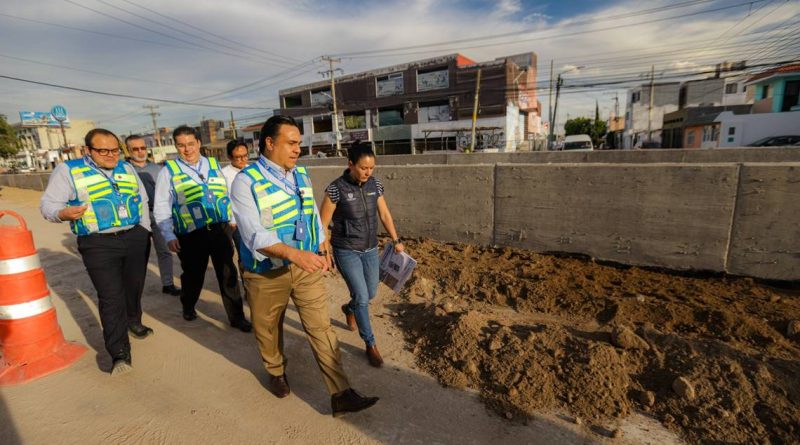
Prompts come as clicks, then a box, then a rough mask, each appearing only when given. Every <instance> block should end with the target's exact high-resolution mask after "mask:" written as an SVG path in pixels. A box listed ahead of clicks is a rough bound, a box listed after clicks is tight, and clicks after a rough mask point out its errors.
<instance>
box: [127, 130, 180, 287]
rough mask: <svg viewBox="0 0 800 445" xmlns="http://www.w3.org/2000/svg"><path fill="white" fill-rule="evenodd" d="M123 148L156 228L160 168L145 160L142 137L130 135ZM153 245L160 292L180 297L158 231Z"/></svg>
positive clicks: (165, 248) (148, 254) (148, 255)
mask: <svg viewBox="0 0 800 445" xmlns="http://www.w3.org/2000/svg"><path fill="white" fill-rule="evenodd" d="M125 146H126V147H128V153H129V154H130V156H131V159H130V163H131V165H133V169H134V170H136V173H137V174H138V175H139V179H140V180H141V181H142V184H144V188H145V190H146V191H147V199H148V203H149V204H150V209H149V210H150V227H153V228H155V227H156V221H155V218H154V217H153V203H154V202H155V197H154V196H153V195H154V194H155V190H156V178H157V177H158V173H159V172H160V171H161V166H160V165H158V164H156V163H154V162H150V161H149V160H148V159H147V145H146V144H145V142H144V138H143V137H142V136H139V135H136V134H132V135H130V136H128V137H126V138H125ZM152 237H153V245H155V247H156V256H157V257H158V272H159V274H160V275H161V292H162V293H165V294H169V295H173V296H175V297H180V295H181V289H180V288H179V287H175V283H174V281H173V279H172V252H170V251H169V248H168V247H167V241H166V240H165V239H164V236H162V235H161V231H160V230H153V231H152ZM147 257H148V258H150V243H148V244H147Z"/></svg>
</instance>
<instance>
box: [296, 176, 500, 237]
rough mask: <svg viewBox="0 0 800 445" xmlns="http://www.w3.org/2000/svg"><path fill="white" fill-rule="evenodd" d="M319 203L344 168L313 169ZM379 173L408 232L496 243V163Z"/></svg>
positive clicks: (396, 218) (396, 219) (397, 222)
mask: <svg viewBox="0 0 800 445" xmlns="http://www.w3.org/2000/svg"><path fill="white" fill-rule="evenodd" d="M309 171H310V174H311V181H312V182H313V183H314V187H315V189H316V190H315V191H314V197H315V198H316V199H317V202H318V203H321V202H322V201H321V200H322V198H323V190H324V188H325V187H326V186H327V185H328V184H329V183H330V182H331V181H332V180H333V179H336V177H338V176H339V175H341V174H342V171H343V169H342V168H340V167H314V168H311V169H309ZM378 177H379V178H380V180H381V182H382V183H383V185H384V187H385V189H386V195H385V196H386V203H387V204H388V206H389V209H390V210H391V212H392V217H393V219H394V222H395V225H396V226H397V227H398V231H399V233H400V234H401V235H402V236H410V237H427V238H433V239H437V240H441V241H451V242H452V241H455V242H464V243H472V244H492V243H493V240H492V238H493V230H494V226H493V224H494V211H493V209H494V166H492V165H465V166H389V167H381V169H380V171H379V172H378Z"/></svg>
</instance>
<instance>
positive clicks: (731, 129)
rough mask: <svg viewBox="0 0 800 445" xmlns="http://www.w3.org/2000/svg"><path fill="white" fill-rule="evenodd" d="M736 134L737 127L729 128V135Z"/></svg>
mask: <svg viewBox="0 0 800 445" xmlns="http://www.w3.org/2000/svg"><path fill="white" fill-rule="evenodd" d="M735 134H736V127H730V128H728V136H733V135H735Z"/></svg>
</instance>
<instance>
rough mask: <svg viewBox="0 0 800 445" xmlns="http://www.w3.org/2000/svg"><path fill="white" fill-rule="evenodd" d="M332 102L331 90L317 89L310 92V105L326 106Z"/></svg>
mask: <svg viewBox="0 0 800 445" xmlns="http://www.w3.org/2000/svg"><path fill="white" fill-rule="evenodd" d="M332 103H333V97H332V96H331V90H330V89H328V90H319V91H312V92H311V106H312V107H326V106H328V105H330V104H332Z"/></svg>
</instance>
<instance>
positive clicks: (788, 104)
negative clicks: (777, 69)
mask: <svg viewBox="0 0 800 445" xmlns="http://www.w3.org/2000/svg"><path fill="white" fill-rule="evenodd" d="M797 105H800V80H790V81H788V82H786V87H785V88H784V91H783V104H782V105H781V111H792V108H793V107H795V106H797Z"/></svg>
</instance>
